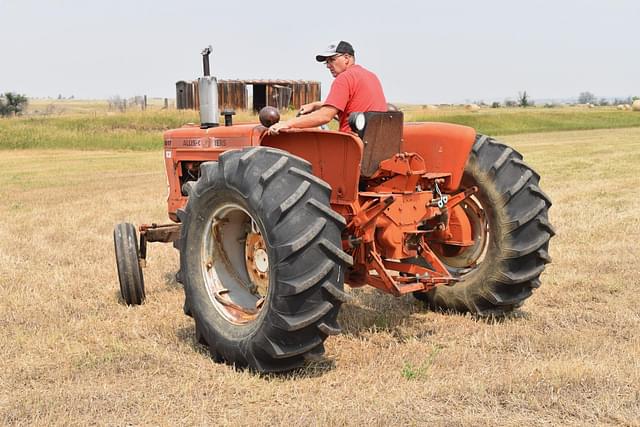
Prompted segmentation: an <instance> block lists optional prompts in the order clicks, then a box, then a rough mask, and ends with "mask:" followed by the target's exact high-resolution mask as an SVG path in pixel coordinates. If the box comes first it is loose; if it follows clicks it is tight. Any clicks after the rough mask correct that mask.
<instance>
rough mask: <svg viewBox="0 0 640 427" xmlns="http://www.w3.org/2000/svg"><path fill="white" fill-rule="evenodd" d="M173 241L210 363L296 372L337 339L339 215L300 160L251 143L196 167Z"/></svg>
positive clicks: (343, 262) (189, 308) (343, 259)
mask: <svg viewBox="0 0 640 427" xmlns="http://www.w3.org/2000/svg"><path fill="white" fill-rule="evenodd" d="M185 191H186V192H187V193H188V195H189V199H188V203H187V205H186V208H185V210H179V211H178V217H179V218H180V220H181V221H182V223H183V226H182V235H181V238H180V240H179V243H178V245H179V249H180V276H181V279H182V280H183V282H184V291H185V307H184V310H185V313H188V314H189V315H190V316H192V317H193V319H194V321H195V328H196V339H197V340H198V342H200V343H201V344H204V345H207V346H208V348H209V351H210V352H211V355H212V357H213V358H214V359H215V360H217V361H225V362H227V363H229V364H233V365H236V366H237V367H248V368H250V369H252V370H255V371H258V372H281V371H287V370H291V369H293V368H297V367H300V366H302V365H303V364H304V363H305V361H307V360H313V359H316V358H317V357H319V356H320V355H322V354H323V353H324V341H325V339H326V338H327V336H329V335H334V334H338V333H339V332H340V327H339V326H338V323H337V315H338V311H339V309H340V305H341V304H342V302H343V301H345V300H346V297H347V295H346V294H345V293H344V291H343V286H344V285H343V283H344V271H345V268H346V266H347V265H349V264H351V263H352V260H351V257H350V256H349V255H347V254H346V253H345V252H343V251H342V245H341V232H342V229H343V228H344V226H345V221H344V218H342V216H340V215H338V214H337V213H335V212H334V211H333V210H331V205H330V202H329V200H330V195H331V187H329V185H328V184H326V183H325V182H324V181H322V180H320V179H319V178H317V177H316V176H314V175H313V174H312V173H311V166H310V164H309V163H308V162H306V161H305V160H303V159H301V158H298V157H295V156H292V155H290V154H288V153H286V152H284V151H281V150H276V149H271V148H265V147H255V148H249V149H243V150H240V151H228V152H225V153H223V154H222V155H221V156H220V158H219V161H218V162H207V163H203V164H202V165H201V167H200V177H199V179H198V181H197V182H196V183H195V185H188V186H186V187H185Z"/></svg>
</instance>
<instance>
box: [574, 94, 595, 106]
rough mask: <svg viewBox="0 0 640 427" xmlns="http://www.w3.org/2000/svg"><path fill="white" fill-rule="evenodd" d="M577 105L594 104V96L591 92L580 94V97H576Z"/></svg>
mask: <svg viewBox="0 0 640 427" xmlns="http://www.w3.org/2000/svg"><path fill="white" fill-rule="evenodd" d="M578 103H579V104H595V103H596V96H595V95H594V94H592V93H591V92H580V95H578Z"/></svg>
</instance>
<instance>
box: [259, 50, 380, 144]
mask: <svg viewBox="0 0 640 427" xmlns="http://www.w3.org/2000/svg"><path fill="white" fill-rule="evenodd" d="M316 61H318V62H324V63H325V64H326V65H327V68H328V69H329V71H330V72H331V75H332V76H333V77H334V78H335V80H334V81H333V84H332V85H331V89H330V90H329V95H328V96H327V99H326V100H325V101H324V102H322V101H316V102H312V103H309V104H305V105H303V106H301V107H300V111H299V113H300V114H301V116H300V117H296V118H293V119H290V120H287V121H285V122H279V123H276V124H274V125H272V126H271V127H270V128H269V133H270V134H272V135H275V134H277V133H278V132H279V131H280V130H281V129H289V128H310V127H316V126H321V125H324V124H326V123H329V122H330V121H331V119H333V118H334V117H336V115H337V116H338V119H339V121H340V130H341V131H342V132H348V131H349V130H350V128H349V123H348V121H349V115H350V114H351V113H353V112H355V111H358V112H364V111H387V101H386V99H385V97H384V92H383V90H382V85H381V84H380V80H379V79H378V77H377V76H376V75H375V74H374V73H372V72H371V71H369V70H367V69H365V68H363V67H362V66H360V65H358V64H356V58H355V52H354V50H353V46H351V44H350V43H348V42H346V41H335V42H333V43H331V44H329V46H328V47H327V49H326V50H325V51H324V52H322V53H319V54H317V55H316Z"/></svg>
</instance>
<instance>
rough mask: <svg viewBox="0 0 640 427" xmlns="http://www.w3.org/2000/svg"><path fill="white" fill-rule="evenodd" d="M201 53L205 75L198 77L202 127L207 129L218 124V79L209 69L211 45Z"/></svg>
mask: <svg viewBox="0 0 640 427" xmlns="http://www.w3.org/2000/svg"><path fill="white" fill-rule="evenodd" d="M201 54H202V68H203V72H204V77H200V78H199V79H198V92H199V95H200V127H201V128H203V129H206V128H210V127H215V126H218V81H217V80H216V78H215V77H213V76H211V74H210V70H209V55H210V54H211V46H208V47H206V48H205V49H204V50H203V51H202V52H201Z"/></svg>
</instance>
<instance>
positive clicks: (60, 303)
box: [0, 128, 640, 426]
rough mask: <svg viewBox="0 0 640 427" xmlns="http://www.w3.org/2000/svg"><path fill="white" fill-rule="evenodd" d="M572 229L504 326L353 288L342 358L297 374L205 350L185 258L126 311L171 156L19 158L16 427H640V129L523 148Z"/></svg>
mask: <svg viewBox="0 0 640 427" xmlns="http://www.w3.org/2000/svg"><path fill="white" fill-rule="evenodd" d="M502 139H503V140H504V141H506V142H507V143H509V144H511V145H512V146H514V147H516V148H517V149H519V150H520V151H521V152H522V153H523V154H524V155H525V160H526V161H527V162H528V163H529V164H531V165H532V166H533V167H534V168H535V169H536V170H537V171H538V172H540V174H541V175H542V181H541V184H542V188H543V189H544V190H545V191H546V192H547V193H548V194H549V195H550V196H551V198H552V200H553V201H554V206H553V208H552V209H551V211H550V215H551V220H552V222H553V223H554V225H555V226H556V229H557V232H558V234H557V236H556V237H555V238H554V239H553V240H552V242H551V246H550V247H551V255H552V257H553V263H552V264H550V265H549V266H548V268H547V270H546V272H545V273H544V274H543V277H542V282H543V284H542V287H541V288H540V289H538V290H537V291H536V292H535V293H534V295H533V296H532V297H531V298H530V299H529V300H527V302H526V303H525V305H524V306H523V308H522V310H521V311H520V312H519V313H517V315H515V316H513V317H510V318H508V319H505V320H501V321H487V320H479V319H476V318H474V317H471V316H464V315H456V314H443V313H435V312H429V311H426V310H424V309H423V308H422V307H421V306H420V305H419V304H418V303H417V302H416V301H414V300H413V299H412V297H410V296H407V297H403V298H399V299H395V298H393V297H390V296H386V295H381V294H378V293H377V292H376V291H373V290H366V289H365V290H354V291H351V292H352V294H353V295H354V297H355V298H354V300H353V302H352V303H349V304H345V305H344V306H343V310H342V313H341V323H342V325H343V329H344V333H343V334H342V335H340V336H338V337H334V338H330V339H329V340H328V341H327V352H326V359H325V360H324V361H321V362H318V363H316V364H314V365H310V366H308V367H307V368H306V369H304V370H301V371H297V372H294V373H290V374H287V375H280V376H260V375H255V374H252V373H250V372H246V371H236V370H234V368H233V367H230V366H226V365H221V364H216V363H214V362H213V361H212V360H211V359H210V358H209V357H208V354H207V352H206V351H205V350H204V349H203V348H202V347H200V346H199V345H198V344H197V343H196V342H195V340H194V326H193V321H192V320H191V319H190V318H188V317H186V316H184V315H183V313H182V302H183V291H182V289H181V287H180V286H179V285H178V284H177V283H176V282H175V281H174V274H175V272H176V270H177V254H176V253H175V251H174V250H173V249H172V248H171V245H158V244H156V245H152V246H150V248H149V252H150V253H149V267H148V268H147V269H146V270H145V275H146V276H145V279H146V288H147V302H146V304H144V305H143V306H140V307H136V308H128V307H126V306H124V305H123V304H121V303H120V302H119V300H118V294H119V292H118V284H117V278H116V267H115V261H114V255H113V241H112V230H113V226H114V224H115V223H117V222H121V221H130V222H135V223H140V222H163V221H165V218H166V205H165V203H164V200H165V196H166V184H165V182H166V181H165V177H164V171H163V162H162V156H161V152H160V151H158V152H155V151H150V152H131V151H121V152H117V151H63V150H51V151H40V150H14V151H11V150H6V151H2V158H3V168H2V169H1V170H0V200H2V202H1V203H0V218H1V219H0V372H1V374H0V424H3V425H26V424H37V425H50V424H56V425H89V424H99V425H130V424H135V425H176V424H178V425H183V424H186V425H272V424H276V425H380V426H386V425H454V426H455V425H491V426H493V425H526V426H529V425H550V424H551V425H576V426H583V425H593V424H599V425H601V424H605V425H636V426H638V425H640V310H639V307H640V292H638V290H639V289H640V278H639V276H640V268H639V266H640V243H639V242H640V198H638V197H637V194H636V193H635V190H637V189H638V187H639V186H640V172H638V170H639V166H640V128H628V129H618V130H592V131H572V132H561V133H538V134H523V135H513V136H509V137H504V138H502Z"/></svg>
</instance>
